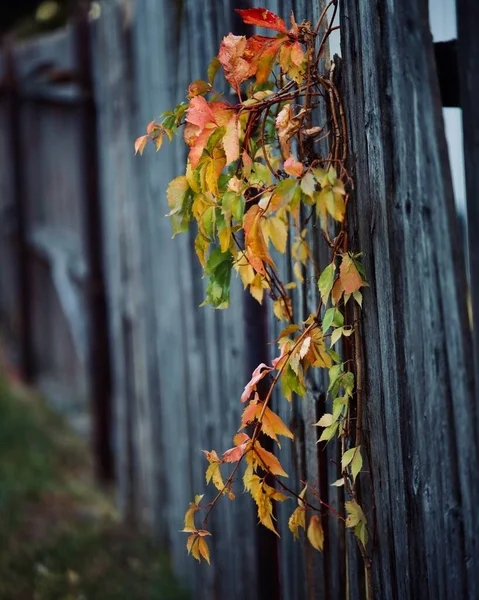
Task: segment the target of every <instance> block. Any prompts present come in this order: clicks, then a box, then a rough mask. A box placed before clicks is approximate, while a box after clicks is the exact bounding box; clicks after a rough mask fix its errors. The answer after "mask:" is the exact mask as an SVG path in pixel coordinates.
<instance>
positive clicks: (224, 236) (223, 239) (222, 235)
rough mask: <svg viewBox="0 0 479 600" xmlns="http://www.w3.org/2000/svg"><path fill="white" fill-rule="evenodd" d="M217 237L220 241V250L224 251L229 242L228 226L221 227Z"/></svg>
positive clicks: (229, 230)
mask: <svg viewBox="0 0 479 600" xmlns="http://www.w3.org/2000/svg"><path fill="white" fill-rule="evenodd" d="M218 239H219V241H220V248H221V252H226V251H227V250H228V248H229V247H230V244H231V229H230V228H229V226H226V227H223V229H222V230H221V231H219V232H218Z"/></svg>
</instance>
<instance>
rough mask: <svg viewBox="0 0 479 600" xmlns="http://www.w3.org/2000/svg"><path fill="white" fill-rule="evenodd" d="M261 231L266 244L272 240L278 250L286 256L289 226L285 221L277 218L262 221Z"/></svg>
mask: <svg viewBox="0 0 479 600" xmlns="http://www.w3.org/2000/svg"><path fill="white" fill-rule="evenodd" d="M261 229H262V232H263V236H264V239H265V243H266V244H268V242H269V240H271V241H272V242H273V246H274V247H275V248H276V250H278V252H280V253H281V254H284V253H285V252H286V242H287V239H288V226H287V224H286V223H285V222H284V221H283V219H281V218H280V217H275V216H272V217H268V218H265V219H261Z"/></svg>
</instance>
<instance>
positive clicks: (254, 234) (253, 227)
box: [243, 204, 275, 274]
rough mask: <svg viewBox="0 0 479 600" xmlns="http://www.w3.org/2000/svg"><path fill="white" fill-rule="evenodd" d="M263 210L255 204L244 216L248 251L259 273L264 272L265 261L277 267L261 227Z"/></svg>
mask: <svg viewBox="0 0 479 600" xmlns="http://www.w3.org/2000/svg"><path fill="white" fill-rule="evenodd" d="M262 215H263V211H262V210H261V209H260V207H259V206H258V205H257V204H255V205H254V206H252V207H251V208H250V209H249V210H248V212H247V213H246V214H245V216H244V224H243V228H244V232H245V247H246V253H247V257H248V260H249V262H250V263H251V266H252V267H253V269H254V270H255V271H257V272H258V273H261V274H264V273H265V268H264V265H263V262H266V263H268V264H269V265H271V266H272V267H275V264H274V262H273V260H272V259H271V256H270V254H269V252H268V247H267V245H266V242H265V240H264V236H263V232H262V229H261V225H260V222H261V219H262Z"/></svg>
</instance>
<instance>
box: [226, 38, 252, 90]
mask: <svg viewBox="0 0 479 600" xmlns="http://www.w3.org/2000/svg"><path fill="white" fill-rule="evenodd" d="M245 51H246V38H245V36H244V35H233V34H232V33H230V34H228V35H227V36H225V37H224V38H223V41H222V42H221V45H220V51H219V53H218V60H219V61H220V63H221V65H222V67H223V70H224V73H225V78H226V81H228V83H230V84H231V85H232V87H233V88H234V89H235V90H236V92H238V93H239V86H240V84H241V83H242V82H243V81H246V80H247V79H248V78H249V77H252V76H253V75H254V74H255V73H256V67H255V65H253V64H252V62H251V58H252V57H251V53H246V52H245Z"/></svg>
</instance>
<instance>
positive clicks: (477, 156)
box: [457, 0, 479, 427]
mask: <svg viewBox="0 0 479 600" xmlns="http://www.w3.org/2000/svg"><path fill="white" fill-rule="evenodd" d="M478 10H479V7H478V5H477V3H476V2H473V1H471V0H458V2H457V22H458V31H459V36H458V37H459V39H458V55H459V64H460V67H461V68H460V70H459V71H460V73H459V76H460V84H461V86H460V87H461V90H460V96H461V106H462V114H463V119H462V123H463V135H464V160H465V167H466V192H467V227H468V232H469V269H470V271H469V272H470V293H471V304H472V315H473V318H472V321H473V324H474V327H473V336H474V357H475V361H474V365H475V372H476V373H479V325H478V323H479V238H478V236H477V235H475V232H476V231H477V227H478V226H479V201H478V196H479V115H478V111H477V102H476V101H475V99H476V98H477V94H478V93H479V75H478V74H479V43H478V39H477V34H476V32H475V31H474V23H477V19H478V18H479V12H478ZM477 406H479V386H476V407H477ZM476 416H477V417H478V418H479V409H477V414H476ZM476 427H479V423H478V424H477V425H476Z"/></svg>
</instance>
